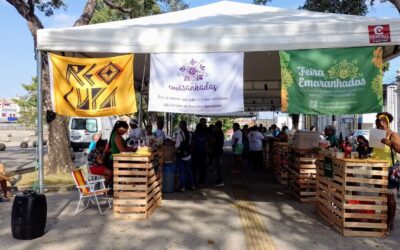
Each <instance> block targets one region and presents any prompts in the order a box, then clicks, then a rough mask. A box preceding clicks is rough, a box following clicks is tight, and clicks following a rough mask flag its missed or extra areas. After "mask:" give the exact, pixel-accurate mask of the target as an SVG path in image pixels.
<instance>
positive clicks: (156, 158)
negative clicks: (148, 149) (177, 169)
mask: <svg viewBox="0 0 400 250" xmlns="http://www.w3.org/2000/svg"><path fill="white" fill-rule="evenodd" d="M162 162H163V160H162V154H161V153H160V152H155V153H151V154H149V155H139V154H118V155H114V216H115V217H116V218H131V219H147V218H148V217H149V216H150V215H151V214H152V213H153V212H154V210H155V209H156V207H157V206H160V205H161V201H162V193H161V189H162V186H161V185H162V172H161V171H162Z"/></svg>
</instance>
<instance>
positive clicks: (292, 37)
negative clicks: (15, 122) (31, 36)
mask: <svg viewBox="0 0 400 250" xmlns="http://www.w3.org/2000/svg"><path fill="white" fill-rule="evenodd" d="M369 25H389V26H390V34H391V42H386V43H381V44H380V43H373V44H371V43H370V39H369V31H368V26H369ZM399 44H400V19H387V18H384V19H383V18H370V17H361V16H350V15H338V14H328V13H318V12H309V11H302V10H287V9H280V8H272V7H267V6H259V5H254V4H243V3H237V2H230V1H220V2H217V3H213V4H209V5H204V6H201V7H197V8H192V9H187V10H182V11H177V12H172V13H166V14H160V15H154V16H148V17H142V18H137V19H132V20H125V21H117V22H110V23H103V24H95V25H87V26H80V27H73V28H63V29H43V30H39V31H38V37H37V49H38V50H40V51H43V52H44V51H52V52H64V53H65V54H66V55H73V56H78V57H95V56H99V55H108V54H115V53H117V54H124V53H134V54H135V79H136V80H137V81H141V79H142V77H143V79H148V78H149V76H148V72H149V70H148V69H149V65H148V62H149V60H147V63H145V58H146V57H147V55H148V54H151V53H196V52H200V53H208V52H245V59H244V60H245V61H244V65H245V66H244V67H245V68H244V97H245V111H267V110H272V109H277V108H279V106H280V67H279V56H278V51H279V50H294V49H314V48H340V47H362V46H376V45H381V46H383V47H384V58H385V60H389V59H391V58H393V57H395V56H397V54H398V53H399V47H398V45H399ZM39 55H41V53H39ZM146 64H147V66H146V69H147V70H146V71H145V73H144V74H145V75H143V72H144V70H143V67H144V66H143V65H146ZM38 65H41V64H40V56H39V60H38ZM38 74H40V70H38ZM39 76H40V75H39ZM38 79H40V77H39V78H38ZM40 86H41V83H40V80H39V87H40ZM39 93H40V95H41V91H39ZM40 100H41V96H39V103H40ZM40 105H41V103H40ZM39 115H40V114H39ZM39 121H40V119H39ZM40 126H41V124H39V130H41V128H40ZM39 132H41V131H39ZM39 137H40V134H39ZM39 141H40V138H39ZM41 145H42V144H41V143H39V146H40V147H41ZM39 150H40V148H39ZM39 158H40V157H39ZM42 162H43V161H41V160H39V164H40V166H43V164H42Z"/></svg>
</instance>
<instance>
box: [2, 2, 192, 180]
mask: <svg viewBox="0 0 400 250" xmlns="http://www.w3.org/2000/svg"><path fill="white" fill-rule="evenodd" d="M7 2H8V3H9V4H11V5H12V6H13V7H14V8H15V9H16V10H17V12H18V13H19V14H20V16H21V17H22V18H24V19H25V20H26V21H27V26H28V28H29V31H30V32H31V34H32V38H33V43H34V49H35V50H36V45H37V30H39V29H43V28H44V27H43V24H42V22H41V21H40V19H39V18H38V16H37V15H36V13H35V12H36V9H37V10H39V11H41V12H43V13H45V15H46V16H51V15H53V13H54V10H56V9H60V8H66V4H65V1H64V0H7ZM98 3H99V4H101V5H99V6H100V7H101V8H103V9H105V8H108V10H107V11H108V12H104V10H103V12H101V8H100V7H98ZM161 4H166V6H169V7H170V9H169V10H174V9H179V8H183V7H187V5H185V3H184V2H183V1H181V0H159V1H156V0H146V1H138V0H136V1H125V0H103V1H100V0H98V1H96V0H87V2H86V5H85V7H84V9H83V12H82V15H81V16H80V17H79V18H78V19H77V20H76V22H75V24H74V26H81V25H86V24H89V23H90V22H91V21H92V18H93V15H94V13H95V11H96V12H100V13H102V15H103V16H101V15H100V14H98V16H97V17H96V18H97V22H102V21H116V20H121V19H127V18H132V17H138V16H144V15H152V14H156V13H161V12H163V9H162V8H161V7H162V5H161ZM99 8H100V9H99ZM109 13H112V15H107V14H109ZM111 18H112V20H110V19H111ZM41 69H42V71H41V73H42V83H43V97H44V98H43V106H44V109H47V110H51V107H52V105H51V98H50V83H49V64H48V61H47V58H46V57H43V60H42V65H41ZM69 148H70V144H69V137H68V119H67V118H66V117H63V116H58V115H57V116H56V119H55V120H54V121H52V122H51V123H50V124H49V153H48V154H49V171H48V174H51V173H55V172H57V171H63V172H66V171H68V170H69V169H71V168H72V167H73V162H72V160H71V157H70V154H69Z"/></svg>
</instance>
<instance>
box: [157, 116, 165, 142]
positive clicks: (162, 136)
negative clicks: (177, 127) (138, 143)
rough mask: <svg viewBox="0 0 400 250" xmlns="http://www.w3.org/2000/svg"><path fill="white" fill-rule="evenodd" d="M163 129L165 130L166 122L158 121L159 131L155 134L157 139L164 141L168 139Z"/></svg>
mask: <svg viewBox="0 0 400 250" xmlns="http://www.w3.org/2000/svg"><path fill="white" fill-rule="evenodd" d="M163 129H164V121H163V120H161V119H159V120H158V121H157V129H156V131H155V132H154V136H155V137H156V139H159V140H162V141H164V140H165V139H166V138H167V137H166V136H165V133H164V131H163Z"/></svg>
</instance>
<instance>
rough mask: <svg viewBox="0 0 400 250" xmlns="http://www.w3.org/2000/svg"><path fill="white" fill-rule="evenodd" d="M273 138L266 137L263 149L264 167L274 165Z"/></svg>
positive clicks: (270, 167) (269, 167)
mask: <svg viewBox="0 0 400 250" xmlns="http://www.w3.org/2000/svg"><path fill="white" fill-rule="evenodd" d="M275 141H276V140H275V139H274V138H268V139H267V143H266V146H265V149H264V151H263V160H264V167H265V168H268V169H272V168H273V167H274V166H273V165H274V142H275Z"/></svg>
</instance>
